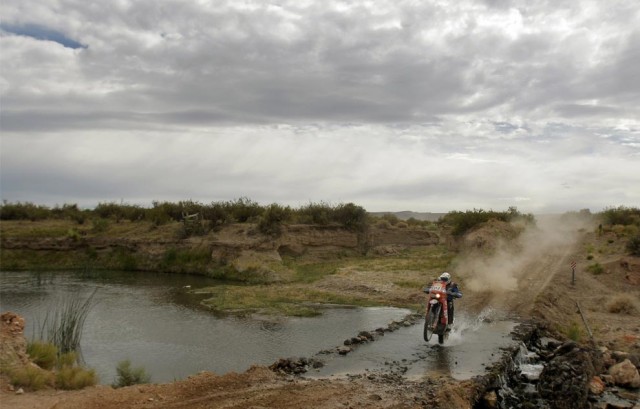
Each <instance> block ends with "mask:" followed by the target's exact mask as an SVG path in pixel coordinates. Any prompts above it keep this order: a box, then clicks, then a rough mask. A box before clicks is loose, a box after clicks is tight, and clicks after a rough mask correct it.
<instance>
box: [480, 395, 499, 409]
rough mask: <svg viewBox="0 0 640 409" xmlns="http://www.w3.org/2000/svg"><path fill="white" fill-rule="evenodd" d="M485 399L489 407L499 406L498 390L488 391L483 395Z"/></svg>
mask: <svg viewBox="0 0 640 409" xmlns="http://www.w3.org/2000/svg"><path fill="white" fill-rule="evenodd" d="M482 400H483V401H484V406H485V407H486V408H489V409H494V408H497V407H498V394H497V393H496V391H491V392H487V393H485V394H484V396H483V397H482Z"/></svg>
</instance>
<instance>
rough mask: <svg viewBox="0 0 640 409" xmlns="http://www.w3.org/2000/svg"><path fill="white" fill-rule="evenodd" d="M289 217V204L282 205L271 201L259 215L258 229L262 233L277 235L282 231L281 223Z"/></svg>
mask: <svg viewBox="0 0 640 409" xmlns="http://www.w3.org/2000/svg"><path fill="white" fill-rule="evenodd" d="M290 218H291V208H290V207H289V206H286V207H283V206H280V205H279V204H276V203H273V204H271V205H270V206H269V207H267V208H266V209H265V211H264V213H263V214H262V216H260V220H259V221H258V230H260V232H261V233H263V234H269V235H272V236H278V235H280V233H281V231H282V227H281V226H282V223H284V222H286V221H288V220H289V219H290Z"/></svg>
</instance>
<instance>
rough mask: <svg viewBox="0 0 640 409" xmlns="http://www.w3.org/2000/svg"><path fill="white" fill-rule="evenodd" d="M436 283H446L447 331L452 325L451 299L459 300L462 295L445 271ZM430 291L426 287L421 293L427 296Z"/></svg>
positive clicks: (452, 309)
mask: <svg viewBox="0 0 640 409" xmlns="http://www.w3.org/2000/svg"><path fill="white" fill-rule="evenodd" d="M437 281H443V282H445V283H447V287H446V288H447V315H448V316H449V327H448V328H447V330H450V329H451V327H450V325H451V324H453V311H454V308H453V299H454V298H461V297H462V293H461V292H460V289H459V288H458V284H457V283H455V282H453V281H451V274H449V273H447V272H446V271H445V272H444V273H442V274H440V277H438V279H437ZM430 289H431V287H427V288H425V289H424V290H423V291H424V292H425V293H427V294H428V293H429V290H430Z"/></svg>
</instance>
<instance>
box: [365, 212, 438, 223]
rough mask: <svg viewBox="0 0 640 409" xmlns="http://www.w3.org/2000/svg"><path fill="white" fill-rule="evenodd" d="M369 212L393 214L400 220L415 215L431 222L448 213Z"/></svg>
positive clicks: (371, 213) (377, 214) (374, 214)
mask: <svg viewBox="0 0 640 409" xmlns="http://www.w3.org/2000/svg"><path fill="white" fill-rule="evenodd" d="M369 214H370V215H372V216H376V217H380V216H384V215H385V214H392V215H394V216H396V217H397V218H398V219H400V220H408V219H410V218H412V217H413V218H414V219H416V220H428V221H430V222H435V221H438V219H439V218H441V217H442V216H444V215H445V214H446V213H429V212H412V211H409V210H405V211H402V212H369Z"/></svg>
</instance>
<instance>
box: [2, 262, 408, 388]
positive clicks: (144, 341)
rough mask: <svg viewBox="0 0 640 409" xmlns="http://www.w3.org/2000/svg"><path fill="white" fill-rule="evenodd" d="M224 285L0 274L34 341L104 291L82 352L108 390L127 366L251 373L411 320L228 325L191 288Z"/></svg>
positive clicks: (7, 303)
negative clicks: (63, 314)
mask: <svg viewBox="0 0 640 409" xmlns="http://www.w3.org/2000/svg"><path fill="white" fill-rule="evenodd" d="M219 284H220V283H219V282H216V281H214V280H210V279H207V278H204V277H194V276H182V275H169V274H167V275H163V274H141V273H136V274H134V273H129V272H127V273H122V272H98V273H95V272H92V273H90V274H79V273H60V272H57V273H43V272H40V273H27V272H0V311H8V310H10V311H14V312H16V313H18V314H20V315H22V316H24V317H25V318H26V322H27V328H26V329H25V333H26V334H25V335H26V336H27V339H31V338H32V337H33V335H34V333H36V334H37V333H39V331H38V330H37V327H38V324H37V323H41V322H42V321H43V317H44V316H45V314H46V311H47V310H49V309H52V308H55V306H56V305H58V304H59V303H60V302H61V300H63V299H65V298H69V297H71V296H73V294H80V295H81V296H83V297H88V296H89V295H90V294H91V293H92V292H93V291H94V290H95V289H97V292H96V295H95V305H94V307H93V308H92V309H91V311H90V312H89V314H88V316H87V319H86V324H85V327H84V332H83V336H82V344H81V347H82V354H83V356H84V360H85V362H86V364H87V365H88V366H89V367H92V368H94V369H95V370H96V372H97V373H98V374H99V376H100V380H101V382H102V383H107V384H108V383H112V382H113V380H114V377H115V367H116V364H117V363H118V362H119V361H122V360H124V359H130V360H131V361H132V365H133V366H134V367H135V366H142V367H144V368H145V369H146V370H147V372H148V373H149V374H150V375H151V377H152V381H154V382H166V381H173V380H175V379H183V378H185V377H186V376H188V375H191V374H194V373H197V372H198V371H202V370H207V371H212V372H215V373H218V374H223V373H227V372H230V371H244V370H246V369H247V368H249V367H250V366H251V365H252V364H262V365H268V364H271V363H273V362H274V361H275V360H276V359H278V358H280V357H290V356H311V355H313V354H314V353H316V352H317V351H320V350H322V349H327V348H332V347H335V346H336V345H340V344H341V342H342V340H344V339H345V338H347V337H350V336H353V335H354V333H357V331H360V330H369V329H373V328H377V327H380V326H384V325H386V324H388V323H389V322H390V321H392V320H399V319H401V318H402V317H404V316H405V315H406V314H407V313H408V311H407V310H402V309H397V308H332V309H328V310H326V311H325V312H324V314H323V315H322V316H321V317H314V318H287V319H266V318H265V319H240V318H228V317H227V318H223V317H217V316H215V315H213V314H212V313H210V312H209V311H207V310H204V309H202V308H199V307H198V300H197V299H195V298H193V297H192V296H189V291H188V290H187V289H186V288H185V286H190V287H191V289H194V288H197V287H204V286H211V285H219ZM34 324H35V325H34Z"/></svg>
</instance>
